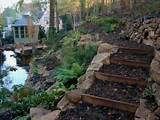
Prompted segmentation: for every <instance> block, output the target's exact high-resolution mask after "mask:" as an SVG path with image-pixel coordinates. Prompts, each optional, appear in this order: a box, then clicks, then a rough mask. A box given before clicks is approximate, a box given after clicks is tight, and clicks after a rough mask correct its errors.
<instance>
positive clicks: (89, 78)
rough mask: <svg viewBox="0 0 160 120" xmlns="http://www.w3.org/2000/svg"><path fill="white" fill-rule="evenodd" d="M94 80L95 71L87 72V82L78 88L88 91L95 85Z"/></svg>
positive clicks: (80, 84)
mask: <svg viewBox="0 0 160 120" xmlns="http://www.w3.org/2000/svg"><path fill="white" fill-rule="evenodd" d="M94 80H95V76H94V71H87V72H86V74H85V80H84V81H83V82H82V83H79V84H78V86H77V88H78V89H81V90H82V91H86V90H87V89H89V88H90V87H91V85H92V84H93V83H94Z"/></svg>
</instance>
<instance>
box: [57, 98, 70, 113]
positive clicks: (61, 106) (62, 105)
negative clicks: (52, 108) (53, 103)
mask: <svg viewBox="0 0 160 120" xmlns="http://www.w3.org/2000/svg"><path fill="white" fill-rule="evenodd" d="M69 103H70V102H69V100H68V99H67V97H66V95H65V96H64V97H63V98H62V99H61V100H60V101H59V102H58V104H57V108H59V109H60V110H64V109H66V107H67V106H68V105H69Z"/></svg>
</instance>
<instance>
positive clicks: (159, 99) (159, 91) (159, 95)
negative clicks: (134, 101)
mask: <svg viewBox="0 0 160 120" xmlns="http://www.w3.org/2000/svg"><path fill="white" fill-rule="evenodd" d="M155 98H156V101H157V104H158V106H160V85H159V84H156V94H155Z"/></svg>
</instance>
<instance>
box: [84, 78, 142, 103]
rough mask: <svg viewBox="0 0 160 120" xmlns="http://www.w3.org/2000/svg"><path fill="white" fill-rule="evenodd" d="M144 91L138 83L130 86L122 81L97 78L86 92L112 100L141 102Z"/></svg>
mask: <svg viewBox="0 0 160 120" xmlns="http://www.w3.org/2000/svg"><path fill="white" fill-rule="evenodd" d="M142 91H143V90H142V89H141V88H140V87H138V86H136V85H132V86H130V85H125V84H121V83H113V82H107V81H103V80H96V81H95V83H94V84H93V85H92V86H91V87H90V89H88V90H87V92H86V93H87V94H90V95H94V96H99V97H103V98H109V99H112V100H118V101H123V102H129V103H139V100H140V98H141V95H142Z"/></svg>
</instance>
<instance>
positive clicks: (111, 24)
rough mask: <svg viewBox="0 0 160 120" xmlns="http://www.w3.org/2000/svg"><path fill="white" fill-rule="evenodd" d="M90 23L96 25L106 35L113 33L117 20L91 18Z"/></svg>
mask: <svg viewBox="0 0 160 120" xmlns="http://www.w3.org/2000/svg"><path fill="white" fill-rule="evenodd" d="M90 21H91V22H92V23H95V24H97V25H98V26H99V27H101V28H102V30H103V31H105V32H107V33H110V32H113V31H114V30H115V29H116V27H117V25H118V18H114V17H106V18H97V17H92V18H91V19H90Z"/></svg>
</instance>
